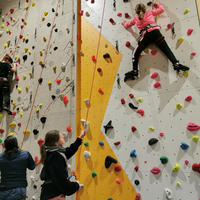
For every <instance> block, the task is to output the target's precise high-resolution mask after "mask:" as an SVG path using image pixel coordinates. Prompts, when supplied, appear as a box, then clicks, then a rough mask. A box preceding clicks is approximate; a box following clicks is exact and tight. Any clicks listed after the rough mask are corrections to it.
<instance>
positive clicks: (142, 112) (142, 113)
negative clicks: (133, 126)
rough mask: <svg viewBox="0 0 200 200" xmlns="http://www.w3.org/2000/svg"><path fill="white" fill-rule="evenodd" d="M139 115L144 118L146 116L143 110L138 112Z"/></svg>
mask: <svg viewBox="0 0 200 200" xmlns="http://www.w3.org/2000/svg"><path fill="white" fill-rule="evenodd" d="M137 113H139V114H140V115H141V116H142V117H143V116H144V110H142V109H139V110H137Z"/></svg>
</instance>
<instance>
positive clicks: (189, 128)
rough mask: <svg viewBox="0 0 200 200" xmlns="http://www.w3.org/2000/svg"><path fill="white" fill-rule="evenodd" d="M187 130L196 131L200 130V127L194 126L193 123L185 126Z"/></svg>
mask: <svg viewBox="0 0 200 200" xmlns="http://www.w3.org/2000/svg"><path fill="white" fill-rule="evenodd" d="M187 129H188V130H189V131H198V130H199V129H200V126H199V125H197V124H195V123H194V122H190V123H189V124H188V125H187Z"/></svg>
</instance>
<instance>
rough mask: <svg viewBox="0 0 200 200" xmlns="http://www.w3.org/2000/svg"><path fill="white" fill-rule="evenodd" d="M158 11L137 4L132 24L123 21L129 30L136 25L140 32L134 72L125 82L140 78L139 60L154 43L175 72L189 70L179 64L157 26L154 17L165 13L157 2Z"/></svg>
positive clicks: (134, 53) (127, 76) (134, 57)
mask: <svg viewBox="0 0 200 200" xmlns="http://www.w3.org/2000/svg"><path fill="white" fill-rule="evenodd" d="M155 5H156V6H157V9H155V10H147V11H146V6H145V5H144V4H142V3H140V4H137V5H136V7H135V12H136V14H137V15H135V16H134V18H133V19H132V20H131V21H130V22H126V21H122V25H123V26H124V27H125V28H126V29H127V28H131V27H132V26H133V25H135V24H136V26H137V27H138V29H139V31H140V40H139V42H138V45H137V47H136V48H135V49H134V51H133V58H132V63H133V70H132V71H130V72H128V73H126V74H125V78H124V82H126V81H127V80H128V79H132V80H135V77H138V75H139V70H138V60H139V56H140V54H141V52H142V51H143V50H144V49H146V48H147V46H148V45H150V44H152V43H154V44H156V45H157V47H158V48H159V49H160V50H161V51H162V52H163V53H164V54H165V55H166V56H167V58H168V59H169V60H170V61H171V63H172V64H173V67H174V70H176V71H177V72H179V71H180V70H182V71H186V70H189V67H186V66H184V65H181V64H179V61H178V60H177V59H176V57H175V56H174V54H173V53H172V51H171V49H170V48H169V46H168V45H167V43H166V41H165V38H164V36H163V35H162V34H161V33H160V30H159V27H158V26H157V25H156V23H155V20H154V16H157V15H159V14H161V13H163V12H164V8H163V6H162V5H161V4H160V2H159V1H156V2H155Z"/></svg>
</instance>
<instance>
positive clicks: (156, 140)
mask: <svg viewBox="0 0 200 200" xmlns="http://www.w3.org/2000/svg"><path fill="white" fill-rule="evenodd" d="M157 142H158V139H156V138H151V139H150V140H149V142H148V143H149V145H154V144H155V143H157Z"/></svg>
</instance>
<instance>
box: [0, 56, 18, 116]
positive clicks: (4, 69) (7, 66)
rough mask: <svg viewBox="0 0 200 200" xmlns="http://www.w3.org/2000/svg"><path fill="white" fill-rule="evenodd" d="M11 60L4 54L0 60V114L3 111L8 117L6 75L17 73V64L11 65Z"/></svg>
mask: <svg viewBox="0 0 200 200" xmlns="http://www.w3.org/2000/svg"><path fill="white" fill-rule="evenodd" d="M12 63H13V60H12V58H11V57H10V56H8V55H7V54H5V55H4V56H3V57H2V58H1V60H0V112H2V111H3V110H5V111H6V112H7V113H8V114H9V115H12V112H11V111H10V110H9V106H10V88H9V83H8V74H9V73H10V71H12V72H16V71H17V64H16V63H13V67H12V66H11V64H12ZM3 96H4V106H3Z"/></svg>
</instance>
